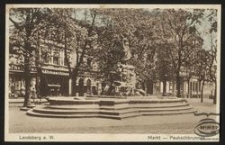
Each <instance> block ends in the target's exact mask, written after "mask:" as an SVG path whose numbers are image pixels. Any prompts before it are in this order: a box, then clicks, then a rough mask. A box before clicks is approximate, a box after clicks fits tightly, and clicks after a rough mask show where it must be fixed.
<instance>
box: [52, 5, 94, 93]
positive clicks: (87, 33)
mask: <svg viewBox="0 0 225 145" xmlns="http://www.w3.org/2000/svg"><path fill="white" fill-rule="evenodd" d="M48 10H49V13H50V14H51V16H52V17H51V19H49V25H50V26H51V31H49V35H53V34H52V33H55V34H58V35H57V37H56V38H54V41H57V42H58V43H62V44H63V46H64V47H63V49H64V52H65V55H64V57H65V63H66V65H67V68H68V71H69V77H70V82H72V83H71V86H72V87H71V88H72V95H75V93H76V80H77V77H78V75H79V73H81V72H82V71H84V67H85V66H84V59H85V57H87V56H89V51H90V50H91V49H93V48H94V47H96V46H95V42H94V41H95V40H96V33H94V31H95V30H94V27H95V21H96V17H97V13H96V11H95V10H85V19H84V20H77V19H76V18H75V17H74V14H75V11H76V9H71V8H70V9H68V8H55V9H48ZM87 14H88V16H87ZM87 17H88V18H87ZM89 20H90V22H89ZM71 54H72V55H71ZM70 95H71V94H70Z"/></svg>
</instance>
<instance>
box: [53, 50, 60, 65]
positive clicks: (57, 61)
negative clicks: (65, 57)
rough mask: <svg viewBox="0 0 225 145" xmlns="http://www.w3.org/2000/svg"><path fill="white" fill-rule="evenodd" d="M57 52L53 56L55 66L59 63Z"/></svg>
mask: <svg viewBox="0 0 225 145" xmlns="http://www.w3.org/2000/svg"><path fill="white" fill-rule="evenodd" d="M59 60H60V59H59V52H54V54H53V64H56V65H59V64H60V62H59Z"/></svg>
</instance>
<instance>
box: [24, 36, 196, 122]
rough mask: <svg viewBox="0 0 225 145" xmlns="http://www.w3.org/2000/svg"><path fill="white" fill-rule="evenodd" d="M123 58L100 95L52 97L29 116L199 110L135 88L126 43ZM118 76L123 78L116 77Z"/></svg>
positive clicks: (134, 114) (117, 116)
mask: <svg viewBox="0 0 225 145" xmlns="http://www.w3.org/2000/svg"><path fill="white" fill-rule="evenodd" d="M122 42H123V43H122V48H123V50H122V52H123V57H122V58H121V61H120V62H119V63H118V64H116V71H115V72H111V73H110V80H111V81H109V82H108V83H107V85H106V87H105V88H104V90H103V92H102V93H101V95H99V96H97V97H96V96H95V97H93V96H87V97H51V98H47V100H48V104H46V105H42V106H37V107H34V108H32V109H30V110H28V111H27V115H30V116H39V117H58V118H87V117H88V118H90V117H100V118H111V119H123V118H129V117H137V116H152V115H176V114H187V113H194V112H196V110H194V109H193V107H192V106H190V105H189V104H188V103H187V101H186V100H185V99H182V98H176V97H173V98H164V99H162V98H151V97H145V92H144V91H143V90H140V89H136V88H135V84H136V74H135V72H134V71H135V67H134V66H132V65H128V64H127V60H129V59H130V58H131V53H130V49H129V47H128V41H127V39H126V38H123V41H122ZM114 75H117V76H119V77H117V78H115V77H113V76H114Z"/></svg>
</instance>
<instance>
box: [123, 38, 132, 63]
mask: <svg viewBox="0 0 225 145" xmlns="http://www.w3.org/2000/svg"><path fill="white" fill-rule="evenodd" d="M122 53H123V54H122V58H121V63H123V64H126V63H127V61H128V60H129V59H130V58H131V51H130V47H129V42H128V40H127V38H125V37H124V36H122Z"/></svg>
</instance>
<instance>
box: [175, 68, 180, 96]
mask: <svg viewBox="0 0 225 145" xmlns="http://www.w3.org/2000/svg"><path fill="white" fill-rule="evenodd" d="M176 85H177V97H178V98H180V97H181V92H180V73H179V71H178V72H177V74H176Z"/></svg>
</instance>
